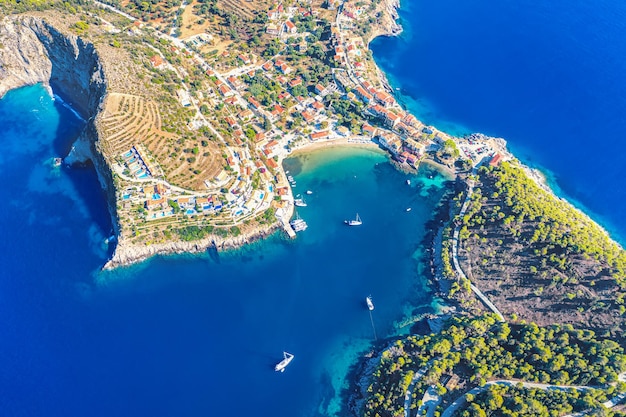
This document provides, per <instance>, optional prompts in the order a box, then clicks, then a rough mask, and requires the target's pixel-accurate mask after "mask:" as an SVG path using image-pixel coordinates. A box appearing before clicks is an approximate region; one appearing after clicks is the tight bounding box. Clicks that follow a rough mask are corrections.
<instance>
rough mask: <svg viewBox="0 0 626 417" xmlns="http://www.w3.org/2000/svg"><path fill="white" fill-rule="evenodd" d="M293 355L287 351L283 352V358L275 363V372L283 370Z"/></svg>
mask: <svg viewBox="0 0 626 417" xmlns="http://www.w3.org/2000/svg"><path fill="white" fill-rule="evenodd" d="M294 357H295V356H294V355H292V354H291V353H289V352H283V360H282V361H280V362H279V363H277V364H276V366H275V367H274V370H275V371H276V372H285V368H286V367H287V365H289V363H290V362H291V361H292V360H293V358H294Z"/></svg>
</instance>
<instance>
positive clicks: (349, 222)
mask: <svg viewBox="0 0 626 417" xmlns="http://www.w3.org/2000/svg"><path fill="white" fill-rule="evenodd" d="M343 222H344V223H345V224H347V225H348V226H360V225H362V224H363V222H362V221H361V218H360V217H359V213H357V214H356V218H355V219H354V220H344V221H343Z"/></svg>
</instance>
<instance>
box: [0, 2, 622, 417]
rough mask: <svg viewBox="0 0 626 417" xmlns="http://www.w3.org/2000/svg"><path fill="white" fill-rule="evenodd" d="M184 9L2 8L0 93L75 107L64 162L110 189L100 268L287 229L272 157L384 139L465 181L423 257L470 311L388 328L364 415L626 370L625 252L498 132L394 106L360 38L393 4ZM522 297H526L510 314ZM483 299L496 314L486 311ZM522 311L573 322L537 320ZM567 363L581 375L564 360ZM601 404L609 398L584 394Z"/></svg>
mask: <svg viewBox="0 0 626 417" xmlns="http://www.w3.org/2000/svg"><path fill="white" fill-rule="evenodd" d="M183 5H184V3H183ZM183 5H180V6H178V7H177V6H173V7H172V9H170V10H167V11H166V13H165V14H166V15H167V16H168V18H166V19H163V18H162V17H159V16H158V15H157V11H156V10H152V9H151V8H150V6H149V5H148V7H147V9H145V8H144V7H143V6H141V7H142V8H144V9H143V10H142V9H140V8H139V6H135V5H134V4H130V5H126V6H122V5H121V4H117V3H115V4H113V5H109V6H104V5H102V4H101V3H98V2H93V3H88V4H73V3H71V2H66V3H60V2H55V1H51V2H50V3H49V4H47V6H46V7H49V10H48V11H46V12H45V14H44V13H43V12H38V11H34V10H23V11H25V12H27V14H26V15H25V14H15V15H10V16H5V17H4V18H3V24H2V28H1V29H0V41H1V42H2V44H3V46H5V48H3V50H2V51H1V52H0V64H1V65H0V68H2V71H5V73H3V75H5V76H3V77H2V81H1V82H0V93H3V92H5V91H7V90H8V89H12V88H17V87H19V86H22V85H29V84H34V83H40V82H41V83H44V84H46V85H49V86H51V87H52V88H53V90H55V91H58V92H59V93H60V94H62V95H63V96H64V97H67V98H68V100H69V101H70V103H71V104H72V105H73V106H75V108H76V109H77V110H78V111H80V112H81V114H82V115H83V116H84V118H85V120H86V121H87V123H86V126H85V130H84V132H83V133H82V134H81V135H80V137H79V139H78V140H77V142H76V144H75V146H74V148H73V149H72V151H71V152H70V154H69V155H68V156H67V157H66V158H65V161H66V162H67V163H70V164H74V163H81V162H84V161H86V160H87V159H89V160H91V161H93V163H94V165H95V166H96V170H97V172H98V175H99V178H100V180H101V184H102V186H103V188H104V189H105V191H106V194H107V197H108V202H109V208H110V212H111V216H112V218H113V224H114V229H115V234H116V236H117V242H118V243H117V248H116V250H115V253H114V255H113V258H112V259H111V260H110V261H109V262H108V263H107V265H106V266H105V267H106V268H114V267H117V266H123V265H128V264H131V263H134V262H139V261H141V260H143V259H146V258H148V257H150V256H153V255H156V254H167V253H180V252H197V251H203V250H205V249H206V248H208V247H212V246H213V247H216V248H218V249H220V248H230V247H238V246H241V245H244V244H246V243H248V242H250V241H252V240H254V239H257V238H262V237H265V236H267V235H268V234H270V233H272V232H273V231H275V230H277V229H278V228H281V227H282V228H284V229H286V230H291V232H290V234H291V235H295V232H294V231H293V229H291V226H290V225H289V219H290V218H291V216H292V214H293V211H294V193H293V191H292V188H293V187H294V186H295V184H294V182H293V181H292V180H290V178H289V176H288V175H287V174H286V173H285V172H284V171H283V169H282V161H283V159H284V158H286V157H288V156H289V155H290V154H292V152H303V151H305V150H307V149H312V148H317V147H323V146H324V147H325V146H336V145H344V146H378V147H381V148H382V149H384V150H385V151H386V152H388V153H389V156H390V158H392V159H393V161H394V163H396V164H397V166H398V167H399V168H401V169H407V170H414V169H417V167H418V166H419V164H420V163H422V162H424V161H427V160H430V161H432V163H435V164H438V165H439V166H442V167H445V169H447V170H449V171H450V172H454V173H455V174H456V175H458V179H459V180H458V188H457V190H456V191H457V192H456V193H454V194H452V195H451V196H450V197H449V200H448V201H447V202H446V203H447V204H446V205H445V206H444V207H445V212H444V213H443V214H442V219H441V223H442V224H441V225H440V226H441V227H440V228H439V230H438V231H437V233H436V234H435V236H434V238H433V250H432V256H433V262H432V263H433V271H434V277H435V279H436V280H437V281H438V282H440V283H441V293H442V295H444V296H446V297H447V298H448V299H449V300H450V302H451V303H454V305H455V307H457V311H458V312H459V313H461V316H462V317H460V318H459V317H457V318H455V319H454V320H455V321H453V322H452V324H450V323H448V324H447V325H446V326H447V327H446V326H444V327H443V331H442V332H439V333H438V335H436V336H424V337H421V338H417V337H415V336H410V337H409V338H406V339H403V340H398V341H391V342H389V341H388V342H389V343H387V345H385V346H384V347H383V348H382V349H381V350H380V355H379V356H374V359H373V361H374V362H377V363H374V364H370V365H372V366H370V367H369V368H365V369H366V371H365V372H366V373H367V375H365V378H364V379H363V378H362V379H361V381H365V382H364V384H362V385H361V387H360V388H361V390H360V394H361V395H362V396H363V397H364V398H363V399H356V400H354V402H353V403H354V404H357V405H356V409H357V410H359V411H360V412H361V411H364V410H365V413H366V414H367V413H370V414H371V415H376V413H378V412H382V413H383V414H384V413H388V415H399V414H402V412H405V413H406V414H407V415H408V414H409V413H410V410H411V409H412V408H411V405H417V404H418V402H417V401H419V400H416V398H417V397H416V393H418V392H419V394H421V395H422V396H420V398H422V399H425V400H427V399H431V400H432V401H433V402H434V404H435V405H433V407H437V406H439V403H440V402H441V401H440V399H441V398H442V397H443V395H444V394H445V393H446V392H448V393H452V394H460V393H465V392H468V389H472V390H473V389H476V390H477V391H475V392H476V395H479V394H480V393H482V391H483V390H482V388H483V387H484V386H486V385H487V383H488V381H487V379H489V378H491V379H492V380H491V381H489V382H490V383H491V385H498V384H496V383H495V381H493V378H496V377H497V378H514V381H515V382H520V383H522V385H524V384H530V383H533V384H538V383H542V384H548V385H545V386H543V387H538V386H533V388H539V389H544V390H545V389H547V388H550V386H551V385H549V384H553V386H559V387H566V388H564V389H567V387H571V386H575V387H579V388H580V389H581V390H587V389H592V388H593V387H595V386H597V385H602V387H603V388H602V389H603V391H602V392H603V393H604V395H610V394H612V393H613V391H611V392H609V391H610V388H609V387H608V385H606V384H608V383H617V381H618V380H619V378H618V377H619V374H621V372H623V371H624V368H625V367H626V362H625V361H624V356H623V349H621V347H619V346H617V347H616V346H615V345H616V343H615V342H613V341H612V340H611V338H612V337H617V338H619V337H622V332H623V318H622V315H623V313H624V311H623V300H624V291H623V288H624V265H625V255H624V251H623V249H622V248H621V247H619V245H617V244H616V243H615V242H613V241H612V240H611V239H610V237H609V236H608V234H607V233H606V232H605V231H603V230H602V229H601V228H600V227H599V226H598V225H597V224H595V223H594V222H593V221H591V220H590V219H589V218H588V217H586V216H584V215H582V214H581V213H580V212H579V211H577V210H574V209H572V207H571V205H569V204H568V203H566V202H563V201H562V200H559V199H558V198H556V197H555V196H554V195H553V194H552V193H551V192H550V190H549V188H548V187H547V186H546V185H545V183H544V182H543V181H542V179H541V177H540V176H538V175H537V173H536V172H534V171H531V170H529V169H528V168H526V167H524V166H522V165H520V164H519V162H516V161H515V158H514V156H513V155H511V154H510V153H509V152H508V151H507V150H506V143H505V142H504V140H502V139H496V138H490V137H486V136H484V135H480V134H475V135H470V136H468V137H464V138H457V137H452V136H450V135H447V134H446V133H444V132H441V131H439V130H438V129H436V128H435V127H433V126H425V125H424V124H423V123H421V122H420V121H419V120H417V119H416V118H415V117H414V116H413V115H411V114H409V113H407V112H406V111H405V110H404V109H403V108H402V107H401V106H400V105H399V104H398V103H397V102H396V100H395V98H394V97H393V92H392V91H390V90H389V86H388V85H387V83H386V81H385V79H384V76H383V75H382V74H381V72H380V71H379V69H378V68H377V66H376V65H375V63H374V62H373V60H372V58H371V55H370V53H369V50H368V48H367V46H368V44H369V42H370V41H371V40H372V39H373V38H374V37H376V36H381V35H394V34H396V33H398V31H399V27H398V26H397V24H396V22H395V17H396V15H395V9H396V7H397V6H398V4H397V2H385V1H383V2H378V3H377V2H371V3H363V2H352V1H345V2H336V1H326V2H324V3H323V4H322V3H319V2H318V3H313V2H303V3H298V4H295V5H291V4H290V5H286V4H283V3H277V4H272V3H265V2H260V3H258V4H254V5H245V7H242V8H236V7H235V8H233V7H232V5H231V8H229V7H222V8H220V7H218V6H217V2H212V3H210V4H200V3H197V4H193V5H192V6H189V7H183ZM239 5H240V6H241V5H244V3H239ZM204 6H207V7H204ZM8 7H9V9H10V10H9V9H7V10H8V12H9V13H14V12H15V11H22V10H20V7H26V9H27V8H28V6H24V5H23V4H20V5H17V3H16V4H15V5H13V6H8ZM11 7H13V8H11ZM168 7H171V6H168ZM34 8H35V7H34V6H33V9H34ZM70 8H71V9H72V10H70ZM3 10H4V9H3ZM162 11H163V10H161V12H162ZM68 12H69V13H68ZM134 16H141V17H142V19H141V21H140V20H137V19H136V17H134ZM224 28H227V29H224ZM486 190H489V191H488V194H487V193H486ZM483 193H484V194H483ZM564 216H565V217H564ZM568 219H569V220H573V221H572V222H568V221H565V220H568ZM475 248H478V251H474V249H475ZM502 250H503V251H505V252H506V254H507V256H503V257H501V258H500V259H499V260H498V265H494V264H495V261H494V262H491V261H493V260H494V259H496V258H497V255H498V253H499V252H500V251H502ZM507 259H508V261H507ZM490 260H491V261H490ZM507 262H510V263H509V264H508V265H504V264H505V263H507ZM500 274H501V275H500ZM537 280H541V282H542V283H543V284H544V285H538V284H537V283H538V281H537ZM581 282H582V283H584V284H585V285H582V284H581ZM484 287H487V288H488V291H485V293H483V292H482V291H481V288H484ZM594 287H595V288H594ZM515 288H522V290H521V292H520V291H518V292H515V291H514V289H515ZM546 294H549V295H550V298H546V296H545V295H546ZM520 297H521V299H522V300H524V301H529V300H531V301H532V302H533V303H535V306H536V308H535V309H529V308H526V309H520V308H516V307H515V304H514V303H513V302H512V301H514V300H518V301H519V299H520ZM546 300H547V301H546ZM583 305H584V306H586V307H587V308H588V310H586V311H585V308H586V307H582V306H583ZM581 308H582V309H583V311H580V309H581ZM486 310H491V311H492V313H493V314H492V315H489V314H487V315H479V314H481V313H482V312H483V311H486ZM540 312H543V313H545V314H543V316H542V315H541V314H539V313H540ZM589 312H597V314H595V315H594V314H591V316H590V314H588V313H589ZM468 317H469V318H468ZM542 318H543V319H544V321H543V322H541V319H542ZM526 320H532V321H540V322H541V323H540V324H543V325H552V324H554V323H555V322H559V323H566V327H563V328H561V327H558V326H557V327H552V328H548V329H547V330H546V328H542V329H541V330H538V327H537V325H535V324H532V325H529V324H527V323H526V322H525V321H526ZM573 326H577V327H584V328H589V327H592V328H593V329H594V331H591V330H574V327H573ZM441 328H442V327H441V326H439V329H440V330H441ZM595 331H598V333H600V332H601V335H600V336H598V337H596V336H595V333H594V332H595ZM581 332H582V333H581ZM585 332H591V333H585ZM511 334H513V336H510V335H511ZM529 335H530V336H529ZM555 335H556V336H555ZM531 336H532V337H531ZM555 337H557V338H558V341H557V342H555V341H554V338H555ZM524 338H531V339H532V340H534V341H536V342H537V343H538V344H541V345H542V346H544V350H542V351H541V352H539V353H537V352H528V351H526V350H525V347H524V346H518V348H519V349H517V350H516V355H517V356H515V358H514V360H515V364H516V367H515V369H513V370H511V371H509V370H506V369H505V368H504V367H503V366H499V364H502V363H507V361H509V362H510V361H511V360H513V359H512V358H511V357H510V356H507V348H505V347H504V345H506V346H512V345H513V344H515V343H518V344H519V341H520V340H522V339H524ZM569 339H571V340H574V341H575V343H573V345H575V346H577V347H580V346H585V349H587V350H588V351H592V350H593V351H594V352H599V356H600V357H601V358H607V359H606V360H604V359H602V363H601V364H599V365H598V364H597V363H591V362H592V358H590V357H589V356H588V355H587V353H586V352H585V351H581V350H580V349H579V350H571V349H570V350H567V349H566V347H567V345H568V343H567V340H569ZM466 340H467V341H466ZM481 340H482V341H483V342H481ZM484 340H488V341H489V343H490V346H492V347H494V348H497V349H495V351H497V352H498V354H499V355H500V356H499V357H498V359H497V361H495V362H493V361H492V362H490V361H489V360H488V358H487V356H488V355H487V353H485V349H483V348H484ZM524 340H525V339H524ZM500 342H502V345H503V346H500ZM481 343H483V344H481ZM425 346H427V347H428V348H429V349H425V348H424V347H425ZM545 346H548V347H547V348H545ZM546 349H547V350H546ZM487 350H488V349H487ZM461 352H463V356H461ZM473 352H474V353H476V356H474V357H472V356H471V354H472V353H473ZM552 352H555V355H554V357H555V358H556V359H554V360H552V359H548V360H547V361H544V362H545V363H543V364H542V365H541V366H540V364H538V362H539V359H540V358H537V357H536V356H541V355H540V353H541V354H545V355H547V356H549V357H550V358H552ZM548 354H549V355H548ZM468 355H469V357H468ZM559 355H560V356H559ZM461 357H463V360H461ZM570 363H576V364H579V365H580V366H584V367H585V368H590V369H591V370H590V371H588V372H582V373H580V374H576V368H575V367H571V366H567V365H566V364H570ZM416 365H418V366H416ZM494 365H498V366H497V367H496V368H497V369H494ZM596 365H597V366H596ZM373 369H375V370H374V371H372V370H373ZM468 369H471V370H472V372H468V371H467V370H468ZM596 374H598V375H596ZM599 375H603V376H599ZM604 375H606V376H604ZM446 377H449V379H446V381H445V382H444V378H446ZM450 381H453V382H452V383H450ZM506 381H508V382H509V383H510V384H511V383H512V382H510V381H511V379H506ZM441 387H443V388H445V390H444V389H442V388H441ZM370 388H371V389H370ZM479 388H480V389H479ZM518 388H519V387H518ZM535 394H536V393H533V395H535ZM471 395H473V394H471ZM524 395H530V394H528V393H525V394H524ZM501 396H504V395H503V394H502V395H501ZM438 398H439V400H438ZM464 398H466V399H467V397H464ZM597 398H601V396H600V395H598V396H597ZM361 400H362V401H361ZM452 400H454V398H453V396H452V395H449V397H445V401H448V402H450V407H454V406H453V404H454V401H452ZM359 401H360V402H359ZM503 401H504V400H503ZM607 401H608V400H607ZM424 402H425V401H424ZM424 402H422V404H423V403H424ZM597 403H598V404H604V403H606V401H605V402H604V403H602V402H601V401H599V400H598V401H595V402H592V401H589V404H590V406H591V405H593V406H595V405H597ZM418 407H421V406H418ZM413 408H415V407H413ZM571 409H572V410H574V411H578V410H576V409H574V407H573V406H572V407H571ZM449 410H450V409H449V408H446V409H445V410H443V409H442V410H441V411H443V412H444V415H447V414H445V413H446V412H448V413H450V414H451V413H452V412H453V411H454V409H453V410H452V411H449ZM381 415H382V414H381ZM385 415H386V414H385Z"/></svg>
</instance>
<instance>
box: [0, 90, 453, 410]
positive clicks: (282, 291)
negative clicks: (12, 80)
mask: <svg viewBox="0 0 626 417" xmlns="http://www.w3.org/2000/svg"><path fill="white" fill-rule="evenodd" d="M0 118H2V121H3V125H4V126H5V129H4V130H3V131H2V132H1V133H0V146H2V163H1V164H0V174H1V177H0V178H2V180H1V181H2V187H3V191H4V195H5V198H4V199H3V200H1V202H0V214H1V216H0V227H1V228H2V230H3V235H2V238H1V239H0V245H2V246H1V249H2V252H1V253H2V258H3V259H2V263H1V264H0V265H1V266H0V276H1V278H0V301H1V302H0V315H2V317H3V320H2V321H0V332H1V334H2V338H0V358H1V359H0V366H1V367H2V369H3V372H2V373H1V376H0V407H1V409H2V410H3V413H6V415H12V416H22V415H49V416H55V415H59V416H61V415H62V416H84V415H93V416H99V415H102V416H105V415H106V416H111V415H118V416H137V415H154V416H172V415H185V416H196V415H197V416H201V415H202V416H206V415H222V416H241V415H246V414H252V413H254V414H257V415H258V414H260V415H273V416H298V415H302V416H310V415H320V414H322V415H330V414H333V413H335V412H337V411H338V410H339V409H340V405H341V402H340V401H339V399H338V396H337V395H338V394H339V393H340V392H341V390H342V389H343V387H344V386H345V385H344V382H345V381H343V376H344V375H345V372H346V370H347V369H348V367H349V366H350V364H352V363H353V361H354V360H355V358H356V357H357V355H358V354H359V353H361V352H362V351H365V350H367V349H369V348H370V347H371V343H372V341H373V329H372V326H371V324H370V319H369V314H368V311H367V308H366V306H365V297H366V296H367V295H369V294H371V295H372V296H373V298H374V302H375V304H376V309H375V311H374V314H373V319H374V323H375V325H376V332H377V334H378V336H379V337H384V336H385V335H389V334H393V333H396V332H398V331H407V328H403V329H397V328H396V327H394V322H398V321H401V320H403V319H404V318H406V316H407V315H413V314H419V313H421V312H424V311H432V309H433V308H434V307H433V304H436V303H434V301H433V298H432V296H431V293H430V289H429V288H428V287H427V285H426V283H425V280H424V279H423V274H421V273H420V271H419V269H418V262H417V260H418V259H419V258H420V257H421V256H422V255H423V253H424V250H423V248H421V247H420V243H421V240H422V238H423V236H424V224H425V222H426V221H427V220H428V219H429V218H430V215H431V210H432V209H433V207H434V205H435V204H436V202H437V201H438V200H439V199H440V196H441V193H442V192H443V191H442V177H440V176H438V175H437V174H436V173H434V172H430V171H429V172H423V173H421V174H420V175H417V176H414V177H412V178H411V180H412V185H411V187H409V186H407V185H406V183H405V181H406V179H407V178H408V177H407V176H405V175H403V174H401V173H399V172H397V171H395V170H394V169H393V168H392V167H391V166H390V165H389V164H388V163H387V159H386V156H384V155H383V154H381V153H379V152H374V151H370V150H356V149H355V150H333V151H327V152H326V151H325V152H317V153H314V154H309V155H306V156H303V157H301V158H299V159H297V160H289V161H287V162H286V164H287V165H288V166H289V168H288V169H290V170H291V172H292V174H294V175H295V177H296V179H297V182H298V188H296V191H297V190H300V191H302V192H303V191H305V190H307V189H310V190H313V191H314V194H313V195H311V196H307V202H308V203H309V206H308V207H306V208H302V209H300V215H301V216H302V217H303V218H304V219H305V220H306V221H307V222H308V223H309V229H308V230H307V231H305V232H304V233H302V234H300V235H299V236H298V238H297V239H296V240H294V241H287V240H286V239H285V238H283V237H282V236H281V235H280V234H277V235H274V236H273V237H271V238H270V239H267V240H265V241H262V242H257V243H255V244H253V245H250V246H247V247H245V248H243V249H241V250H237V251H232V252H228V253H221V254H220V256H219V259H214V258H212V257H211V256H209V255H203V256H176V257H166V258H155V259H152V260H150V261H148V262H145V263H142V264H140V265H137V266H134V267H130V268H127V269H123V270H117V271H114V272H112V273H101V272H99V268H100V266H101V265H102V264H103V263H104V262H105V260H106V257H107V253H108V252H107V251H110V248H106V246H104V244H103V241H104V238H105V237H106V236H107V235H108V233H109V232H110V221H109V220H108V213H107V212H106V205H105V201H104V198H103V196H102V193H101V192H100V189H99V186H98V183H97V179H96V177H95V175H94V173H93V170H91V169H89V168H85V169H68V168H65V167H63V168H61V169H58V168H57V169H55V168H53V167H52V166H51V165H50V158H52V157H54V156H57V155H63V154H65V152H67V148H68V146H69V144H70V143H71V140H73V138H74V137H75V136H76V135H77V134H78V132H79V130H80V128H81V127H82V122H81V121H80V120H77V119H76V118H75V117H74V116H73V115H72V114H71V113H70V112H69V111H67V109H64V108H63V107H62V106H59V105H58V103H56V104H55V103H53V102H52V101H51V100H50V98H49V97H48V96H47V95H46V93H45V91H44V90H43V89H42V88H40V87H29V88H24V89H20V90H17V91H13V92H10V93H9V94H8V95H7V96H6V97H5V98H4V99H3V100H1V101H0ZM431 174H434V177H433V178H432V179H431V178H428V177H429V176H430V175H431ZM407 207H411V208H412V211H411V212H406V208H407ZM356 212H358V213H359V214H360V216H361V217H362V219H363V225H362V226H361V227H358V228H350V227H346V226H344V224H343V220H344V219H347V218H352V217H353V216H354V215H355V214H356ZM283 350H287V351H289V352H292V353H294V354H295V355H296V358H295V359H294V361H293V362H292V364H291V365H290V366H289V367H288V368H287V370H286V372H285V373H283V374H277V373H276V372H274V371H273V366H274V365H275V364H276V363H277V362H278V361H279V360H280V359H281V354H282V351H283Z"/></svg>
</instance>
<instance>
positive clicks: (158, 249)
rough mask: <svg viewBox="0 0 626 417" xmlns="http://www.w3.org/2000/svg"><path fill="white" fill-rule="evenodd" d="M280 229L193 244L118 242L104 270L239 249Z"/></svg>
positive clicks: (182, 242) (275, 227) (203, 240)
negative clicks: (159, 258) (155, 259)
mask: <svg viewBox="0 0 626 417" xmlns="http://www.w3.org/2000/svg"><path fill="white" fill-rule="evenodd" d="M279 229H280V227H279V225H278V224H277V223H274V224H273V225H271V226H269V227H266V228H257V229H255V230H252V231H250V232H247V233H243V234H241V235H239V236H237V237H227V238H222V237H219V236H215V235H211V236H208V237H206V238H204V239H201V240H195V241H191V242H184V241H175V242H166V243H156V244H151V245H133V244H129V243H126V242H124V241H122V242H118V245H117V247H116V249H115V252H114V254H113V257H112V258H111V259H110V260H109V261H108V262H107V263H106V264H105V265H104V267H103V269H104V270H111V269H115V268H118V267H125V266H130V265H132V264H135V263H138V262H142V261H145V260H147V259H149V258H151V257H153V256H156V255H165V256H167V255H176V254H183V253H201V252H205V251H208V250H210V249H215V250H217V251H222V250H229V249H237V248H240V247H242V246H244V245H247V244H250V243H253V242H255V241H258V240H261V239H265V238H267V237H269V236H270V235H272V234H274V233H275V232H276V231H278V230H279Z"/></svg>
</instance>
